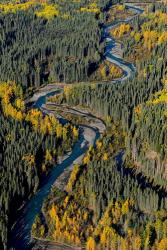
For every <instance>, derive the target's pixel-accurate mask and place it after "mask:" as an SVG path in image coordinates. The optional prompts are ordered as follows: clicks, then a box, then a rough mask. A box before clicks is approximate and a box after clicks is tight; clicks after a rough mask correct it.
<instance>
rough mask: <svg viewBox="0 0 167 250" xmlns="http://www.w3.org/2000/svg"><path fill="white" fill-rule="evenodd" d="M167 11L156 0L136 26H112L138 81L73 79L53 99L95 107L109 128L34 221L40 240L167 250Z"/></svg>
mask: <svg viewBox="0 0 167 250" xmlns="http://www.w3.org/2000/svg"><path fill="white" fill-rule="evenodd" d="M117 11H118V13H119V15H118V18H121V17H122V14H124V15H126V10H125V8H120V7H119V6H118V7H116V8H115V10H114V12H113V16H112V11H111V10H110V12H109V14H108V15H107V17H106V18H107V20H110V19H111V20H114V18H116V14H115V13H117ZM121 13H122V14H121ZM128 15H131V13H130V12H129V13H128ZM166 15H167V8H166V5H165V4H163V3H161V4H160V3H155V4H154V5H151V6H149V8H147V9H146V10H145V12H144V13H143V14H142V15H141V16H139V17H137V18H135V19H134V20H132V21H131V22H130V24H120V26H118V27H116V28H115V29H114V30H111V34H112V36H114V37H115V38H116V39H118V40H119V41H121V39H123V40H124V57H125V58H126V60H128V61H133V62H134V63H135V65H136V68H137V72H138V74H136V76H135V77H134V78H133V79H129V80H127V81H126V82H124V83H122V84H119V83H118V84H117V83H115V84H100V83H99V84H96V85H95V84H94V83H92V84H90V85H85V84H84V85H83V84H73V85H72V86H69V87H68V86H67V89H66V91H64V93H63V94H60V95H59V96H56V97H55V98H51V99H50V100H51V101H52V102H53V103H55V102H56V103H58V104H62V103H66V104H68V105H69V106H75V107H76V106H77V105H78V106H83V107H89V108H91V110H93V111H94V112H95V113H96V114H97V115H99V116H100V117H102V118H103V119H104V121H105V122H106V125H107V130H106V134H105V135H104V136H103V137H102V139H101V140H99V141H97V142H96V147H95V148H90V149H89V151H88V153H87V154H86V156H85V158H84V159H83V162H82V164H81V165H79V166H75V167H74V168H73V171H72V173H71V176H70V179H69V181H68V183H67V185H66V187H65V189H64V190H58V189H57V187H54V188H53V190H52V192H51V194H50V196H49V197H48V198H47V199H46V201H45V203H44V205H43V209H42V211H41V214H39V216H37V218H36V221H35V223H34V225H33V228H32V235H34V236H35V237H37V238H47V239H51V240H56V241H57V240H58V241H62V242H66V243H68V244H72V245H78V246H81V245H84V246H85V248H86V249H88V250H94V249H135V250H136V249H157V250H159V249H163V250H166V247H167V179H166V164H167V161H166V159H167V151H166V150H167V144H166V142H167V137H166V136H167V127H166V121H167V116H166V111H167V104H166V102H167V96H166V74H167V72H166V68H167V55H166V46H167V40H166V30H167V25H166V22H165V20H166ZM55 196H57V197H60V199H59V200H58V201H54V199H53V197H55ZM43 216H44V217H45V224H44V223H42V220H41V218H43ZM39 229H40V230H39Z"/></svg>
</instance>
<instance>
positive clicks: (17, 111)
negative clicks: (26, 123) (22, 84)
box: [0, 82, 25, 121]
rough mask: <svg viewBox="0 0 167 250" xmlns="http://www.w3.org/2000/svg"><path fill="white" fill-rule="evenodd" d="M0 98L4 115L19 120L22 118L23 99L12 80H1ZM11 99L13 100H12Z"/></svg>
mask: <svg viewBox="0 0 167 250" xmlns="http://www.w3.org/2000/svg"><path fill="white" fill-rule="evenodd" d="M0 98H1V102H2V108H3V112H4V114H5V115H6V116H11V117H12V118H14V119H16V120H19V121H21V120H22V119H23V118H24V113H23V112H24V110H25V106H24V101H23V96H22V91H21V89H20V88H19V86H17V85H16V84H15V83H14V82H2V83H1V84H0ZM12 99H14V100H15V101H14V102H13V101H12Z"/></svg>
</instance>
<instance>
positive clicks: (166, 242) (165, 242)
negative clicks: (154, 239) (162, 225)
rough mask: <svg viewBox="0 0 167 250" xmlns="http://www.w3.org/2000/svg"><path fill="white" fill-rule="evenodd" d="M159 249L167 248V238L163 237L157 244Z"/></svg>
mask: <svg viewBox="0 0 167 250" xmlns="http://www.w3.org/2000/svg"><path fill="white" fill-rule="evenodd" d="M157 250H167V238H165V239H162V240H161V241H160V242H159V243H158V245H157Z"/></svg>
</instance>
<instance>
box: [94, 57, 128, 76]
mask: <svg viewBox="0 0 167 250" xmlns="http://www.w3.org/2000/svg"><path fill="white" fill-rule="evenodd" d="M96 74H97V77H100V78H99V79H102V80H104V81H107V80H110V79H115V78H120V77H121V76H122V74H123V71H122V69H121V68H119V67H117V66H116V65H114V64H112V63H110V62H108V61H105V62H103V63H101V64H100V66H99V68H98V70H97V72H96Z"/></svg>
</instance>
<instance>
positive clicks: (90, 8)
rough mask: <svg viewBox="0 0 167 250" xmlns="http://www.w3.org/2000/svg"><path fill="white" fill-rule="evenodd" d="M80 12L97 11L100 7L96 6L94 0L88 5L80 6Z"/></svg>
mask: <svg viewBox="0 0 167 250" xmlns="http://www.w3.org/2000/svg"><path fill="white" fill-rule="evenodd" d="M80 11H81V12H90V13H99V12H100V8H99V7H98V6H97V3H96V2H93V3H90V4H89V5H88V6H85V7H82V8H81V9H80Z"/></svg>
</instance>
